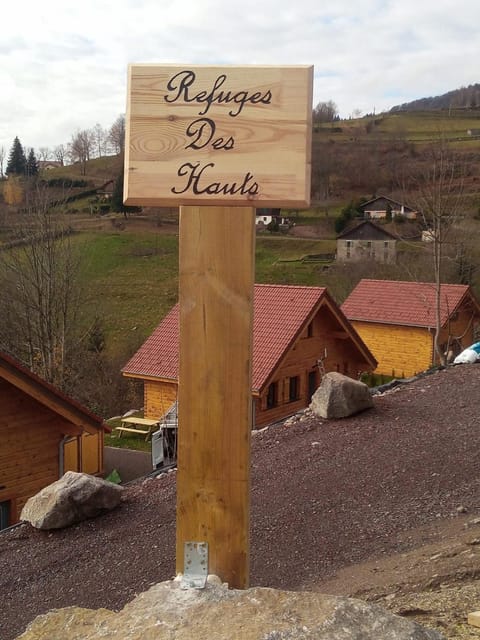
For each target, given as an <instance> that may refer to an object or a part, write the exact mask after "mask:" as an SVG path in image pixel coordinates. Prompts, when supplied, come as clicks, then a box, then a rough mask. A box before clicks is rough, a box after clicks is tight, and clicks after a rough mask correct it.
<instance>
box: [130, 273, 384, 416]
mask: <svg viewBox="0 0 480 640" xmlns="http://www.w3.org/2000/svg"><path fill="white" fill-rule="evenodd" d="M178 321H179V307H178V305H176V306H175V307H174V308H173V309H172V310H171V311H170V313H169V314H168V315H167V316H166V317H165V318H164V319H163V320H162V322H161V323H160V324H159V325H158V327H157V328H156V329H155V331H154V332H153V334H152V335H151V336H150V337H149V338H148V339H147V341H146V342H145V343H144V344H143V345H142V346H141V347H140V349H139V350H138V351H137V353H136V354H135V355H134V356H133V357H132V359H131V360H130V361H129V362H128V363H127V364H126V365H125V367H124V368H123V375H125V376H127V377H132V378H139V379H141V380H143V384H144V407H145V409H144V412H145V416H146V417H147V418H152V419H159V418H160V417H162V415H164V414H165V412H166V411H167V409H168V408H169V407H170V406H171V405H172V403H173V402H174V401H175V400H176V397H177V384H178V348H179V337H178ZM376 364H377V363H376V361H375V359H374V358H373V356H372V354H371V353H370V352H369V350H368V349H367V347H366V346H365V344H364V343H363V341H362V340H361V339H360V338H359V336H358V334H357V333H356V331H355V330H354V329H352V326H351V325H350V323H349V322H348V321H347V319H346V318H345V316H344V315H343V313H342V312H341V311H340V309H339V307H338V306H337V304H336V303H335V302H334V300H333V298H332V297H331V296H330V294H329V293H328V291H327V290H326V289H325V288H323V287H301V286H286V285H285V286H283V285H255V296H254V329H253V374H252V395H253V399H254V405H255V425H256V426H257V427H259V426H262V425H265V424H268V423H270V422H275V421H277V420H280V419H282V418H284V417H286V416H288V415H291V414H293V413H295V412H296V411H299V410H300V409H303V408H305V407H306V406H308V404H309V403H310V400H311V397H312V394H313V393H314V392H315V390H316V389H317V387H318V385H319V384H320V380H321V375H322V373H323V372H324V371H340V372H341V373H344V374H346V375H349V376H351V377H354V378H357V377H358V376H359V374H360V373H361V372H364V371H373V369H374V368H375V367H376ZM199 367H201V363H199Z"/></svg>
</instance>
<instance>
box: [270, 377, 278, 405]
mask: <svg viewBox="0 0 480 640" xmlns="http://www.w3.org/2000/svg"><path fill="white" fill-rule="evenodd" d="M277 404H278V382H272V384H271V385H270V386H269V387H268V391H267V409H273V408H274V407H276V406H277Z"/></svg>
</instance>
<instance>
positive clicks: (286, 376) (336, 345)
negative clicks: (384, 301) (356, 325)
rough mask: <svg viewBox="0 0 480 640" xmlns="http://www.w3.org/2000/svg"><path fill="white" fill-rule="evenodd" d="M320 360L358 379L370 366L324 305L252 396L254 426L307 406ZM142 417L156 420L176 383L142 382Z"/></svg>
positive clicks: (318, 378)
mask: <svg viewBox="0 0 480 640" xmlns="http://www.w3.org/2000/svg"><path fill="white" fill-rule="evenodd" d="M319 359H323V364H324V368H325V371H338V372H340V373H343V374H345V375H348V376H351V377H352V378H356V379H357V378H358V377H359V376H360V374H361V373H362V372H364V371H370V370H371V365H370V364H369V363H368V362H367V361H366V360H365V359H364V358H363V357H362V355H361V353H360V351H359V349H358V348H357V347H356V345H355V344H354V342H353V341H352V338H351V336H350V334H349V333H347V331H346V330H344V329H343V328H342V326H341V325H340V323H339V321H338V319H337V317H336V316H335V314H334V313H333V311H332V310H331V309H330V307H329V305H328V304H327V303H325V304H324V305H322V307H321V308H320V309H319V311H318V313H317V314H316V316H315V317H314V318H313V320H312V322H311V325H310V327H306V328H305V330H304V331H303V333H302V334H301V335H300V336H299V338H298V339H297V341H296V342H295V344H294V345H293V346H292V347H291V348H290V349H289V350H288V352H287V354H286V356H285V358H284V360H283V361H282V362H281V363H280V365H279V367H278V368H277V370H276V371H275V374H274V377H273V379H272V380H270V381H268V383H267V384H266V386H265V388H264V389H263V390H262V392H261V394H260V396H258V395H257V394H254V399H253V400H254V407H255V414H254V424H255V426H256V427H261V426H263V425H265V424H269V423H271V422H276V421H278V420H281V419H282V418H285V417H287V416H289V415H292V414H294V413H296V412H297V411H300V410H302V409H304V408H305V407H307V406H308V405H309V404H310V400H311V397H310V393H309V375H310V374H312V375H313V374H314V375H315V382H316V386H318V385H319V384H320V382H321V376H320V370H319V367H318V365H317V361H318V360H319ZM297 376H298V378H299V389H298V398H297V399H296V400H294V401H291V400H290V379H291V378H295V377H297ZM143 382H144V403H145V404H144V406H145V409H144V414H145V417H147V418H152V419H158V418H160V417H161V416H162V415H163V414H164V413H165V412H166V411H167V410H168V409H169V407H170V406H171V405H172V404H173V402H175V400H176V398H177V384H176V383H172V382H166V381H162V380H152V379H144V381H143ZM272 382H276V383H277V385H278V386H277V391H278V393H277V403H276V405H275V406H274V407H272V408H267V395H268V386H269V384H270V383H272Z"/></svg>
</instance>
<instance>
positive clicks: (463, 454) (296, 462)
mask: <svg viewBox="0 0 480 640" xmlns="http://www.w3.org/2000/svg"><path fill="white" fill-rule="evenodd" d="M479 383H480V365H464V366H459V367H452V368H448V369H447V370H445V371H440V372H437V373H435V374H432V375H429V376H426V377H424V378H422V379H419V380H417V381H415V382H413V383H410V384H408V385H405V386H402V387H400V388H398V390H396V391H395V392H391V393H388V394H385V395H383V396H378V397H376V398H375V407H374V408H373V409H371V410H369V411H367V412H364V413H363V414H361V415H358V416H356V417H354V418H349V419H344V420H337V421H328V422H327V421H322V420H317V419H314V418H312V417H308V416H305V417H304V418H302V419H301V420H298V421H296V422H294V423H293V424H290V425H279V426H275V427H270V428H269V429H267V430H265V431H262V432H260V433H258V434H256V435H255V436H254V437H253V444H252V510H251V519H252V539H251V547H252V548H251V551H252V553H251V582H252V584H253V585H263V586H272V587H281V588H286V589H320V590H322V591H325V592H332V593H345V594H349V595H359V596H360V597H363V598H368V599H373V600H379V601H381V602H382V603H383V604H385V605H387V606H388V607H390V608H392V609H393V610H396V611H399V612H401V613H403V614H404V615H412V616H414V617H416V618H417V619H418V620H419V621H420V622H424V623H427V624H430V625H433V626H437V627H439V628H443V629H444V631H445V632H446V633H447V635H448V636H449V637H451V638H467V637H468V638H471V637H480V634H477V631H475V630H473V629H469V628H467V627H466V626H465V625H464V624H463V623H464V620H465V615H466V612H467V611H469V610H474V609H480V589H479V587H478V583H477V581H476V576H477V575H478V574H479V571H480V544H478V540H480V525H479V522H480V520H479V519H478V518H480V506H479V500H478V497H479V478H480V474H479V471H480V464H479V460H480V443H479V437H478V429H479V426H478V425H479V420H478V417H479V415H480V394H479V393H478V389H479ZM174 525H175V473H171V474H169V475H166V476H163V477H161V478H160V479H156V480H149V481H145V482H139V483H136V484H134V485H131V486H129V487H128V488H127V489H126V490H125V495H124V501H123V503H122V506H121V508H119V509H117V510H116V511H114V512H112V513H110V514H108V515H106V516H104V517H102V518H98V519H96V520H91V521H88V522H85V523H82V524H80V525H78V526H75V527H70V528H69V529H66V530H63V531H54V532H50V533H48V532H40V531H35V530H33V529H32V528H31V527H30V526H27V525H22V526H21V527H18V528H16V529H13V530H11V531H9V532H7V533H4V534H2V535H0V594H1V595H2V601H3V607H2V616H0V638H2V640H10V639H11V638H13V637H15V635H16V634H18V633H19V632H20V631H22V630H23V629H24V628H25V626H26V624H27V623H28V622H29V621H30V620H31V619H32V618H33V617H34V616H36V615H38V614H39V613H41V612H43V611H46V610H49V609H51V608H56V607H63V606H68V605H72V604H77V605H81V606H88V607H107V608H119V607H121V606H122V605H123V604H124V603H126V602H127V601H128V600H130V599H131V598H132V597H133V595H134V594H135V593H138V592H140V591H142V590H145V589H146V588H147V587H148V586H149V585H150V584H152V583H155V582H159V581H161V580H164V579H168V578H169V577H171V576H172V575H173V573H174V537H175V533H174ZM424 595H426V596H429V597H432V598H434V599H436V603H434V602H433V600H428V601H427V600H423V599H422V598H423V597H424ZM462 627H463V628H462ZM461 634H467V635H461Z"/></svg>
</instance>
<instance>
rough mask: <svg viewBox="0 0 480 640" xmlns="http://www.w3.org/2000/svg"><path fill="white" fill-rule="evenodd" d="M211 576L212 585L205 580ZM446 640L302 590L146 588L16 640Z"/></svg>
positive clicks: (52, 619)
mask: <svg viewBox="0 0 480 640" xmlns="http://www.w3.org/2000/svg"><path fill="white" fill-rule="evenodd" d="M212 578H213V579H212ZM40 638H48V639H49V640H103V639H104V638H115V639H116V640H138V639H139V638H145V639H147V638H151V639H152V640H153V638H155V640H192V638H194V639H195V640H231V639H232V638H242V639H243V638H245V640H384V639H387V638H388V640H445V638H444V636H443V635H442V634H441V633H439V632H438V631H434V630H432V629H425V628H424V627H421V626H420V625H419V624H417V623H416V622H413V621H412V620H408V619H406V618H400V617H399V616H396V615H394V614H392V613H388V612H387V611H385V610H384V609H382V608H381V607H379V606H377V605H372V604H367V603H365V602H362V601H360V600H353V599H349V598H340V597H335V596H327V595H323V594H321V593H310V592H306V591H302V592H298V593H297V592H293V591H277V590H275V589H266V588H259V587H257V588H254V589H247V590H245V591H240V590H229V589H228V588H227V587H226V585H222V584H221V583H220V581H219V580H218V578H215V576H212V577H209V582H208V583H207V585H206V588H205V589H201V590H196V589H187V590H186V591H183V590H182V589H181V588H180V583H179V582H178V580H174V581H170V582H162V583H160V584H157V585H155V586H153V587H151V588H150V589H149V590H148V591H146V592H145V593H142V594H140V595H139V596H137V597H136V598H135V599H134V600H133V601H132V602H130V603H129V604H127V605H126V606H125V608H124V609H122V611H119V612H118V613H113V612H112V611H108V610H106V609H97V610H95V611H93V610H90V609H80V608H76V607H69V608H67V609H59V610H56V611H52V612H50V613H48V614H47V615H43V616H39V617H38V618H37V619H36V620H34V621H33V622H32V623H31V624H30V625H29V626H28V628H27V630H26V631H25V633H24V634H22V635H21V636H19V637H18V638H17V640H39V639H40Z"/></svg>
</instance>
